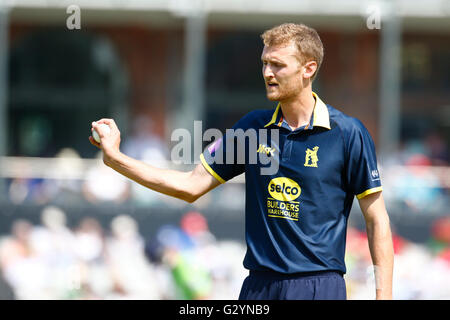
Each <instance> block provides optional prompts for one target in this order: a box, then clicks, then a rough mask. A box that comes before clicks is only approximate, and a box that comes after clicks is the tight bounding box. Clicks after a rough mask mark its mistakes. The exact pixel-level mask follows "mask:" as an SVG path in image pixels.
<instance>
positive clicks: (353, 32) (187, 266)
mask: <svg viewBox="0 0 450 320" xmlns="http://www.w3.org/2000/svg"><path fill="white" fill-rule="evenodd" d="M70 5H77V6H78V8H80V23H81V29H74V30H69V29H68V27H67V20H68V19H69V17H71V15H72V14H73V12H72V11H70V12H68V11H67V8H68V7H69V6H70ZM282 22H302V23H305V24H308V25H311V26H312V27H315V28H316V29H317V30H318V31H319V34H320V36H321V38H322V41H323V43H324V46H325V60H324V63H323V66H322V68H321V71H320V73H319V75H318V78H317V79H316V81H315V84H314V86H313V89H314V91H316V92H318V93H319V95H320V96H321V97H322V98H323V99H324V101H326V102H327V103H329V104H331V105H333V106H335V107H337V108H338V109H340V110H342V111H344V112H346V113H347V114H350V115H352V116H355V117H358V118H359V119H361V120H362V122H363V123H364V124H365V125H366V127H367V128H368V129H369V131H370V132H371V134H372V135H373V137H374V140H375V143H376V146H377V151H378V156H379V162H380V169H381V170H380V171H381V177H382V180H383V184H384V190H385V192H384V196H385V199H386V202H387V208H388V212H389V214H390V218H391V223H392V228H393V232H394V245H395V254H396V260H395V269H394V298H395V299H449V298H450V209H449V186H450V169H449V151H450V150H449V142H450V1H444V0H429V1H417V0H409V1H406V0H403V1H354V0H346V1H343V0H342V1H327V0H316V1H292V0H278V1H265V0H259V1H253V0H252V1H241V0H239V1H237V0H216V1H214V0H210V1H207V0H203V1H201V0H197V1H188V0H171V1H152V0H148V1H144V0H128V1H125V0H90V1H87V0H70V1H63V0H61V1H59V0H0V234H1V240H0V269H1V276H2V277H1V281H0V298H2V299H205V298H206V299H236V298H237V296H238V293H239V289H240V286H241V283H242V280H243V279H244V277H245V276H246V271H245V269H244V268H243V267H242V259H243V257H244V254H245V243H244V212H243V211H244V185H243V179H242V177H237V178H235V179H234V180H233V181H232V182H230V183H227V184H225V185H222V186H220V187H218V188H217V189H216V190H213V191H212V192H211V193H210V194H208V195H206V196H204V197H203V198H201V199H199V200H198V201H197V202H196V203H194V204H187V203H183V202H182V201H179V200H176V199H170V198H168V197H165V196H161V195H159V194H156V193H155V192H152V191H150V190H146V189H144V188H143V187H140V186H139V185H137V184H135V183H130V181H128V180H126V179H124V178H122V177H121V176H120V175H118V174H116V173H114V172H112V171H111V170H109V168H107V167H105V166H104V165H103V163H102V161H101V160H100V158H99V153H98V151H97V150H96V149H95V148H94V147H93V146H91V145H90V143H89V142H88V136H89V135H90V123H91V122H92V121H94V120H97V119H99V118H102V117H111V118H114V119H115V120H116V122H117V123H118V125H119V128H120V129H121V131H122V141H123V142H122V150H123V151H124V152H125V153H127V154H128V155H130V156H133V157H136V158H139V159H141V160H143V161H148V162H150V163H152V164H155V165H160V166H165V167H174V168H178V169H180V170H188V169H190V168H191V167H192V165H178V166H175V165H174V164H173V163H171V162H170V161H169V160H170V151H171V148H172V147H173V145H174V141H171V133H172V132H173V130H174V129H175V128H186V129H188V130H191V131H193V125H192V123H193V121H194V120H202V121H203V122H202V125H203V130H206V129H207V128H219V129H221V130H224V129H225V128H227V127H230V126H232V125H233V123H234V122H235V121H236V120H237V119H239V118H240V117H241V116H242V115H243V114H245V113H246V112H248V111H250V110H252V109H255V108H272V107H274V105H273V103H271V102H269V101H267V100H266V98H265V92H264V86H263V81H262V76H261V71H260V54H261V50H262V43H261V40H260V38H259V35H260V34H261V33H262V32H263V31H264V30H265V29H266V28H268V27H271V26H273V25H275V24H278V23H282ZM378 23H381V25H378V27H381V28H377V24H378ZM374 26H375V28H374ZM192 159H193V160H194V159H198V154H193V155H192ZM354 204H355V206H354V207H353V209H352V213H351V215H350V222H349V223H350V228H349V231H348V243H347V255H346V261H347V268H348V273H347V275H346V280H347V286H348V297H349V299H372V298H374V288H373V287H374V281H373V272H372V270H371V260H370V255H369V251H368V247H367V239H366V235H365V226H364V220H363V218H362V214H361V212H360V209H359V206H358V205H357V202H356V201H355V203H354Z"/></svg>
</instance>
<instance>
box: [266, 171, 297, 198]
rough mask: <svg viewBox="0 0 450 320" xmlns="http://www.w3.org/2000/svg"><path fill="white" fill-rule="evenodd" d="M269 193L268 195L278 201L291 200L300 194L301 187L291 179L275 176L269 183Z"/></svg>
mask: <svg viewBox="0 0 450 320" xmlns="http://www.w3.org/2000/svg"><path fill="white" fill-rule="evenodd" d="M268 189H269V193H270V195H271V196H272V197H273V198H274V199H276V200H280V201H293V200H295V199H297V198H298V197H299V196H300V193H301V192H302V189H301V188H300V186H299V185H298V183H297V182H295V181H294V180H292V179H289V178H284V177H280V178H275V179H272V180H271V181H270V183H269V187H268Z"/></svg>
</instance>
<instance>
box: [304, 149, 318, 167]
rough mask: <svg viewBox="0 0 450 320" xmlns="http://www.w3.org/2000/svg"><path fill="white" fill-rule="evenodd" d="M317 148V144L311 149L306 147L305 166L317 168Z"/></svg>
mask: <svg viewBox="0 0 450 320" xmlns="http://www.w3.org/2000/svg"><path fill="white" fill-rule="evenodd" d="M318 150H319V147H318V146H315V147H314V148H312V150H311V149H309V148H308V149H306V156H305V167H313V168H317V162H319V157H318V156H317V151H318Z"/></svg>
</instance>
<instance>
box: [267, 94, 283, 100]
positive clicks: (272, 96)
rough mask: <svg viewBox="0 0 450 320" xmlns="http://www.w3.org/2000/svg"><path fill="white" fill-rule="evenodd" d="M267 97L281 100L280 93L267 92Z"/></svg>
mask: <svg viewBox="0 0 450 320" xmlns="http://www.w3.org/2000/svg"><path fill="white" fill-rule="evenodd" d="M266 97H267V99H269V100H270V101H279V100H280V95H278V94H270V93H267V94H266Z"/></svg>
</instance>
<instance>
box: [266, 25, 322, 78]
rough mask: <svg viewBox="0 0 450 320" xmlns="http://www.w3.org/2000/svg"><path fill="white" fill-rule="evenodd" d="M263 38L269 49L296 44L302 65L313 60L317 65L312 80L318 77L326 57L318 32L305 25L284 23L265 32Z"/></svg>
mask: <svg viewBox="0 0 450 320" xmlns="http://www.w3.org/2000/svg"><path fill="white" fill-rule="evenodd" d="M261 38H262V40H263V42H264V45H266V46H268V47H271V46H284V45H289V44H291V43H293V44H295V46H296V47H297V50H298V52H299V59H300V62H301V63H302V64H304V63H306V62H308V61H311V60H313V61H315V62H316V63H317V70H316V72H315V73H314V75H313V76H312V80H313V79H314V78H315V77H316V75H317V72H318V71H319V68H320V65H321V64H322V61H323V55H324V50H323V44H322V40H320V37H319V34H318V33H317V31H316V30H314V29H313V28H310V27H308V26H306V25H304V24H297V23H283V24H281V25H278V26H275V27H273V28H271V29H269V30H266V31H264V33H263V34H261Z"/></svg>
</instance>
